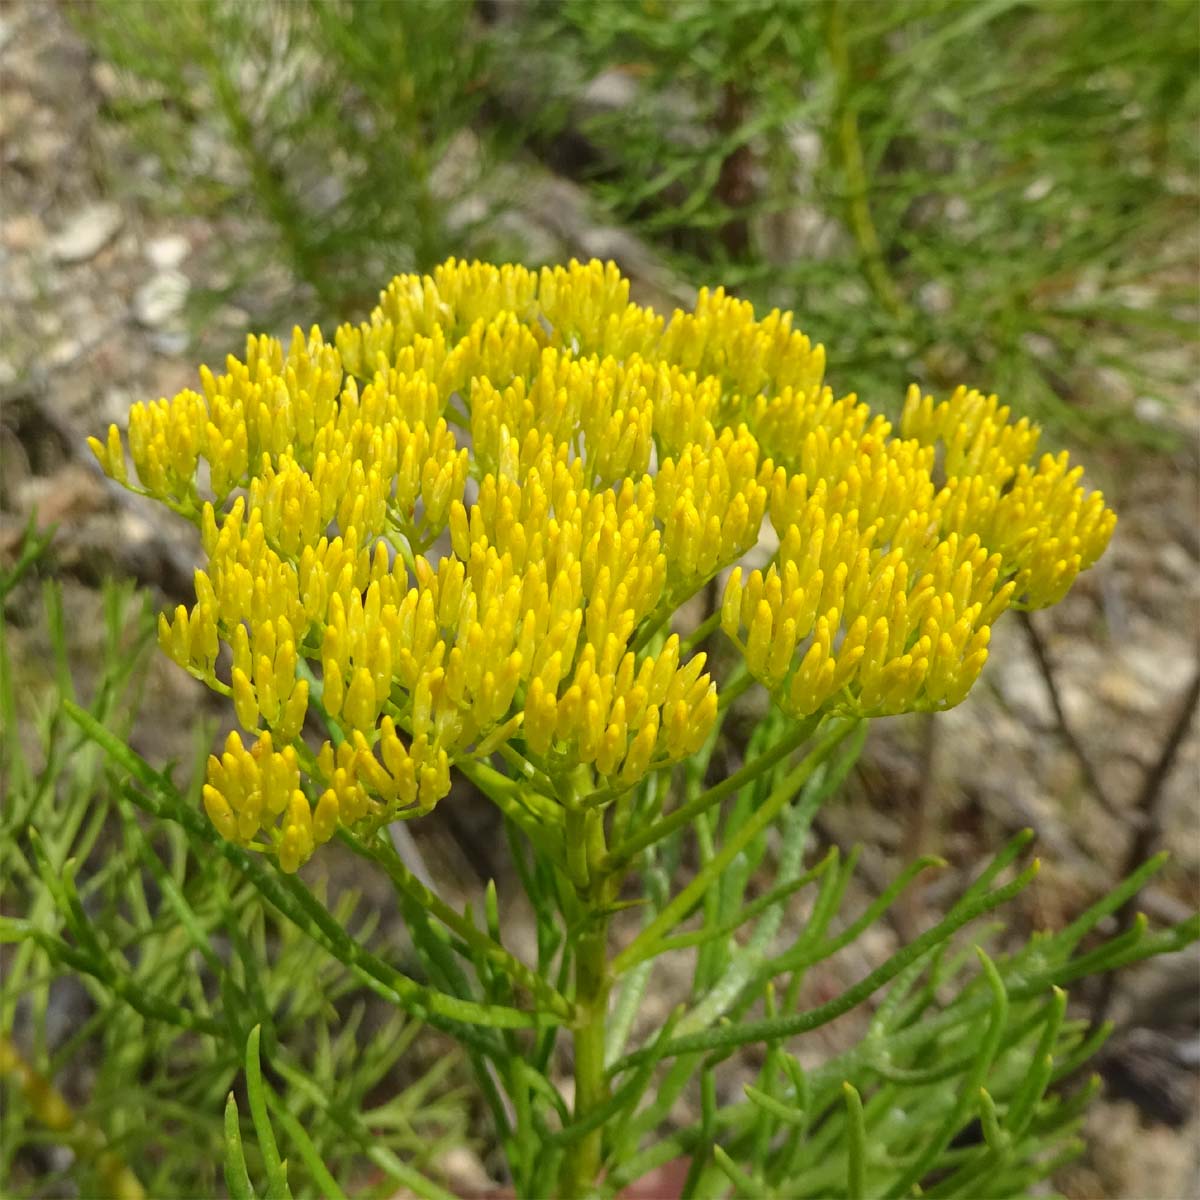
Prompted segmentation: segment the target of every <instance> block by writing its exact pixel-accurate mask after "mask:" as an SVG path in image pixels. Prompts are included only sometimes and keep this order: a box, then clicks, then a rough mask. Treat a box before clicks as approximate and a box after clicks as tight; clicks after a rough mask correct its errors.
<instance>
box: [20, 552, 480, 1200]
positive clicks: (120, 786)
mask: <svg viewBox="0 0 1200 1200" xmlns="http://www.w3.org/2000/svg"><path fill="white" fill-rule="evenodd" d="M43 548H44V547H43ZM31 553H32V551H31ZM44 600H45V614H46V630H47V635H48V637H49V639H50V644H51V646H52V651H53V659H54V663H55V672H54V679H55V682H51V683H49V684H47V682H46V681H45V679H44V678H41V679H39V677H38V675H37V674H36V673H34V671H33V668H32V667H31V665H30V664H29V663H28V662H23V661H21V660H20V659H19V658H18V659H17V660H16V661H14V659H13V656H12V654H11V652H10V639H9V637H8V636H7V633H8V631H7V629H6V628H5V627H4V626H3V625H2V624H0V725H2V728H3V739H2V743H0V779H2V780H3V785H4V786H3V790H4V798H5V804H4V811H3V816H2V818H0V820H2V824H0V844H3V846H4V847H5V850H4V854H3V857H2V859H0V888H2V893H3V896H4V908H5V915H4V917H3V918H0V940H2V941H3V942H5V943H7V945H5V947H4V949H5V952H6V959H5V967H4V977H3V986H2V988H0V1029H2V1030H3V1034H2V1035H0V1087H2V1088H3V1096H4V1103H3V1105H2V1106H0V1112H2V1116H0V1121H2V1122H3V1124H2V1126H0V1181H3V1182H2V1184H0V1186H2V1189H3V1191H4V1194H5V1195H7V1196H44V1195H48V1194H58V1189H62V1188H72V1189H74V1190H75V1191H76V1192H77V1193H79V1194H82V1195H88V1196H116V1197H120V1198H121V1200H136V1198H138V1197H142V1196H146V1195H149V1196H173V1195H198V1196H199V1195H203V1196H212V1195H216V1194H217V1193H218V1189H219V1180H220V1179H221V1175H222V1171H221V1164H222V1160H223V1159H224V1157H225V1154H226V1145H227V1142H232V1141H233V1140H235V1138H236V1136H238V1131H240V1129H241V1128H242V1126H243V1125H244V1126H245V1127H246V1128H247V1129H249V1128H250V1122H249V1115H250V1114H251V1113H252V1114H253V1127H254V1129H255V1130H256V1131H257V1130H258V1129H259V1127H260V1125H261V1122H262V1108H261V1105H262V1104H266V1105H268V1106H269V1108H270V1110H271V1112H272V1113H273V1115H274V1119H275V1123H276V1125H277V1127H279V1129H280V1145H282V1146H283V1154H284V1155H285V1156H286V1157H287V1159H288V1178H289V1180H290V1181H291V1186H292V1187H293V1188H294V1189H296V1191H297V1193H298V1194H310V1195H316V1194H320V1195H325V1196H336V1195H337V1194H338V1193H337V1192H336V1191H334V1190H332V1189H330V1188H329V1187H328V1174H329V1172H330V1171H332V1172H334V1173H336V1174H337V1176H338V1177H339V1178H340V1179H341V1181H342V1186H343V1187H345V1188H346V1189H348V1190H352V1191H353V1192H355V1194H361V1195H371V1194H391V1193H392V1192H393V1191H394V1190H395V1188H396V1186H403V1185H407V1184H409V1183H410V1181H412V1180H418V1181H419V1182H420V1183H421V1185H422V1187H424V1188H425V1191H424V1192H423V1193H422V1194H435V1190H436V1186H435V1185H434V1184H433V1183H430V1182H428V1181H426V1180H425V1179H424V1178H423V1177H422V1176H421V1175H420V1173H419V1172H420V1170H421V1169H423V1168H428V1167H429V1164H431V1163H434V1162H435V1161H436V1159H437V1158H438V1156H439V1155H440V1154H441V1153H442V1152H443V1151H444V1150H445V1149H446V1148H447V1147H450V1146H455V1145H460V1144H462V1142H463V1141H464V1140H465V1138H466V1127H465V1120H466V1110H465V1106H464V1105H463V1104H462V1102H461V1101H462V1094H461V1092H460V1091H459V1090H458V1082H459V1073H460V1064H459V1060H458V1059H457V1057H456V1056H455V1055H453V1054H450V1055H446V1054H445V1047H442V1048H441V1058H440V1060H438V1059H435V1058H434V1057H433V1052H434V1051H433V1047H428V1048H426V1047H427V1046H428V1043H427V1042H422V1043H416V1039H417V1037H418V1035H419V1034H420V1032H421V1029H422V1026H421V1024H420V1022H418V1021H414V1020H411V1019H409V1018H408V1017H406V1016H404V1015H403V1014H402V1013H401V1012H399V1011H398V1010H397V1009H396V1008H395V1007H394V1006H392V1005H389V1004H387V1003H386V1002H385V1001H381V1000H380V999H379V998H378V997H377V996H375V995H374V994H373V993H372V991H371V989H370V988H369V987H367V986H364V984H363V983H362V981H361V980H360V979H359V978H358V977H357V976H356V974H355V972H354V971H353V970H352V969H351V967H349V966H348V965H346V964H344V963H342V962H340V961H339V960H338V958H337V957H334V956H330V955H328V954H326V953H324V952H323V951H322V950H321V949H320V948H319V947H314V945H313V944H312V942H311V941H310V940H309V939H308V938H307V937H306V936H305V934H304V933H303V932H302V928H298V927H297V925H296V924H295V923H294V922H293V921H291V920H288V919H287V918H286V917H285V916H283V915H282V914H280V913H279V912H278V911H277V910H276V909H275V908H273V907H272V906H271V905H270V904H269V903H266V902H264V898H263V895H262V892H261V891H260V889H259V887H257V886H256V882H255V880H256V878H257V877H256V876H255V875H254V874H253V872H251V873H250V875H249V877H247V874H246V872H245V871H244V870H243V869H242V868H243V864H242V863H241V862H240V860H239V859H238V858H237V856H236V855H235V856H234V857H233V858H232V859H231V858H230V857H229V856H225V857H222V856H220V855H217V854H214V853H213V852H212V847H211V844H210V841H209V839H208V837H206V836H205V835H207V834H208V833H209V830H208V829H207V828H206V827H205V826H204V824H203V823H202V822H195V821H193V822H191V823H190V824H189V823H188V822H187V821H186V820H184V821H182V822H172V821H165V820H162V819H159V818H160V814H155V816H154V817H152V818H151V819H147V816H146V813H145V811H144V805H145V801H144V800H143V799H142V797H141V796H140V794H139V793H138V791H137V783H136V779H135V778H134V777H132V776H130V775H129V774H128V773H127V772H125V771H122V770H115V769H114V764H113V763H112V762H110V761H108V760H106V758H105V756H104V754H103V753H102V752H101V751H100V750H99V749H98V745H97V740H98V741H99V743H100V744H101V745H103V744H105V743H109V744H117V745H120V746H121V747H122V748H123V749H124V748H125V746H126V739H127V737H128V736H129V734H130V730H131V727H132V724H133V721H134V720H135V717H136V716H137V714H138V712H139V711H141V710H142V707H143V699H144V687H145V678H146V671H145V666H146V654H145V651H146V650H147V649H148V648H149V647H150V646H151V645H152V643H153V635H154V624H153V619H152V614H151V612H150V610H149V606H148V604H147V603H146V601H145V600H142V601H138V600H136V599H135V597H134V594H133V591H132V589H131V587H130V586H128V585H120V586H118V585H108V586H106V587H105V590H104V593H103V596H102V598H99V600H98V603H99V605H100V606H101V611H102V619H103V627H104V631H105V640H104V649H103V653H102V656H101V659H100V662H99V665H98V674H97V676H96V678H95V679H94V681H92V682H91V685H90V686H89V687H88V691H89V692H90V696H91V698H90V700H89V701H88V702H87V703H86V706H81V702H80V700H79V697H78V696H77V695H76V692H75V688H74V686H73V685H72V683H71V670H70V666H71V664H70V661H69V658H68V645H67V635H66V632H65V627H64V619H63V608H62V601H61V594H60V590H59V588H58V586H57V585H55V584H53V583H47V584H46V586H45V588H44ZM99 616H100V614H98V618H99ZM0 620H2V618H0ZM18 697H20V700H19V702H18ZM80 723H82V725H83V727H84V728H83V729H81V727H80ZM197 734H198V739H197V746H198V747H199V745H200V744H201V742H202V741H204V740H205V739H206V738H207V736H209V735H208V734H207V733H206V732H204V731H201V730H198V731H197ZM125 753H127V754H128V753H130V752H129V751H128V750H127V749H126V750H125ZM162 780H163V784H162V785H163V786H164V787H167V788H170V787H171V785H170V783H169V781H168V780H167V779H166V777H162ZM171 794H172V795H173V797H174V798H175V800H176V803H177V804H178V805H179V807H180V810H181V811H182V810H187V812H188V814H189V815H191V814H192V810H193V808H194V804H195V794H194V793H192V794H191V795H190V796H187V797H185V796H183V795H181V794H180V793H178V792H177V791H174V790H172V793H171ZM197 825H199V828H198V829H197ZM312 886H313V887H314V889H315V890H316V894H317V895H319V896H321V898H322V901H321V902H322V903H325V902H328V904H329V906H330V907H329V911H330V912H331V913H332V914H334V915H335V916H336V919H337V920H338V921H339V923H340V927H342V928H345V929H349V930H353V932H354V936H355V937H356V939H357V940H358V942H359V944H361V945H363V946H364V947H365V946H374V947H376V948H377V949H379V950H380V951H382V952H385V953H388V952H390V953H395V952H397V950H398V948H396V947H394V946H390V945H389V943H388V942H387V941H386V939H384V938H383V937H382V936H381V935H380V933H379V932H378V930H377V923H378V922H377V915H375V914H372V913H370V912H369V911H364V906H363V905H362V904H361V903H360V901H359V899H358V897H357V895H356V894H355V893H354V892H353V891H352V890H350V889H347V888H345V887H344V886H337V883H336V872H334V873H332V878H331V879H328V880H327V879H314V880H313V884H312ZM268 890H269V889H268ZM260 1027H261V1030H262V1031H263V1032H262V1036H263V1040H264V1046H265V1047H269V1053H270V1058H271V1074H270V1077H269V1078H270V1082H269V1083H266V1082H263V1081H262V1079H261V1078H260V1079H258V1080H257V1081H256V1082H254V1083H252V1084H250V1086H251V1092H252V1103H251V1104H250V1106H249V1113H248V1112H247V1104H246V1101H245V1098H244V1097H245V1095H246V1088H247V1086H248V1080H253V1076H251V1075H248V1074H247V1072H246V1069H245V1066H244V1064H245V1062H246V1061H247V1059H246V1046H247V1037H248V1036H249V1035H250V1034H251V1033H253V1034H254V1036H255V1043H254V1044H255V1046H257V1037H258V1034H259V1029H260ZM281 1092H282V1094H284V1095H286V1104H284V1103H283V1102H282V1101H281V1100H280V1095H281ZM255 1093H256V1094H255ZM227 1096H228V1098H229V1103H230V1104H231V1105H233V1106H234V1108H233V1110H232V1112H233V1116H232V1117H230V1116H229V1113H228V1112H227V1113H226V1120H225V1122H223V1121H222V1109H223V1107H224V1106H225V1104H226V1097H227ZM238 1097H242V1102H241V1110H240V1114H239V1112H238V1110H237V1107H236V1106H237V1098H238ZM56 1148H57V1149H56ZM247 1156H248V1159H249V1168H248V1169H249V1170H250V1172H251V1173H252V1174H253V1175H254V1176H255V1178H261V1177H262V1175H263V1174H264V1173H267V1172H269V1171H270V1170H271V1169H272V1166H271V1164H272V1161H273V1160H272V1159H271V1157H270V1153H269V1147H268V1145H267V1144H266V1143H265V1141H264V1140H263V1139H262V1138H261V1136H258V1137H255V1138H252V1139H250V1141H249V1148H248V1150H247ZM326 1164H327V1166H326ZM230 1194H231V1195H235V1194H237V1193H236V1192H235V1191H234V1190H233V1188H232V1187H231V1188H230ZM272 1194H274V1193H272Z"/></svg>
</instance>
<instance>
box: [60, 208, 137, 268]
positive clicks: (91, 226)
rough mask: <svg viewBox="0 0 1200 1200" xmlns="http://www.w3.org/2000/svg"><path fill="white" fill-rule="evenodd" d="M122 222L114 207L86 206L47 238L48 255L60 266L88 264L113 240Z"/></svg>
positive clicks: (120, 215) (119, 212)
mask: <svg viewBox="0 0 1200 1200" xmlns="http://www.w3.org/2000/svg"><path fill="white" fill-rule="evenodd" d="M121 221H122V214H121V210H120V209H119V208H118V207H117V206H116V205H115V204H89V205H88V206H87V208H84V209H81V210H80V211H79V212H77V213H76V214H75V215H74V216H73V217H71V218H70V219H69V220H68V221H67V223H66V224H65V225H64V226H63V227H62V229H60V230H59V231H58V233H56V234H55V235H54V237H52V238H51V239H50V254H51V255H52V256H53V257H54V258H55V259H57V261H58V262H61V263H79V262H87V260H88V259H90V258H94V257H95V256H96V255H97V254H98V253H99V252H100V251H101V250H103V249H104V247H105V246H107V245H108V243H109V242H110V241H112V239H113V238H114V237H115V236H116V234H117V230H118V229H120V228H121Z"/></svg>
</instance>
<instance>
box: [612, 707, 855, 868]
mask: <svg viewBox="0 0 1200 1200" xmlns="http://www.w3.org/2000/svg"><path fill="white" fill-rule="evenodd" d="M818 723H819V718H809V719H808V720H806V721H802V722H800V723H799V724H798V725H797V726H795V728H794V729H792V730H791V732H790V733H788V734H786V735H785V736H784V737H782V738H780V740H779V741H778V742H776V743H775V745H774V746H772V747H771V749H770V750H767V751H766V752H765V753H763V754H760V755H759V756H758V757H757V758H755V759H751V761H750V762H748V763H747V764H746V765H745V766H744V767H742V768H741V770H739V771H735V772H734V773H733V774H732V775H730V776H728V777H727V778H726V779H723V780H722V781H721V782H720V783H718V784H716V785H715V786H714V787H711V788H709V789H708V791H706V792H701V794H700V795H699V796H697V797H696V798H695V799H694V800H691V801H689V802H688V803H687V804H684V805H681V806H680V807H679V808H677V809H676V810H675V811H674V812H673V813H671V814H669V815H668V816H666V817H663V818H662V819H661V820H659V821H656V822H655V823H654V824H653V825H651V826H649V827H648V828H645V829H643V830H642V831H641V833H638V834H635V835H634V836H633V837H631V838H630V839H629V840H628V841H626V842H623V843H622V844H621V845H619V846H617V847H615V848H614V849H613V850H612V852H611V853H610V854H609V855H608V856H607V858H606V859H605V861H604V862H602V863H601V864H600V866H601V869H602V870H605V871H614V870H619V869H620V868H622V867H625V866H627V865H628V864H629V863H630V862H632V861H633V858H634V857H635V856H636V855H637V854H640V853H641V852H642V851H643V850H645V849H646V847H647V846H653V845H654V844H655V843H656V842H660V841H662V839H663V838H665V837H667V836H668V834H671V833H674V832H675V830H676V829H682V828H683V826H685V825H688V824H690V823H691V822H692V821H693V820H694V819H695V818H696V816H697V815H698V814H700V813H702V812H706V811H707V810H708V809H709V808H711V807H712V806H713V805H714V804H717V803H719V802H720V801H721V800H723V799H724V798H725V797H726V796H728V795H731V794H732V793H733V792H736V791H737V790H738V789H739V788H741V787H742V786H743V785H745V784H747V783H750V782H752V781H753V780H755V779H757V778H758V777H759V776H760V775H761V774H762V773H763V772H764V771H767V770H769V769H770V768H771V767H773V766H774V765H775V764H776V763H777V762H779V760H780V759H781V758H786V757H787V756H788V755H789V754H790V753H791V752H792V751H793V750H795V749H797V747H799V746H801V745H802V744H803V743H804V742H806V741H807V740H808V739H809V738H810V737H811V736H812V734H813V732H814V731H815V730H816V728H817V725H818ZM839 736H840V735H839Z"/></svg>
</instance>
